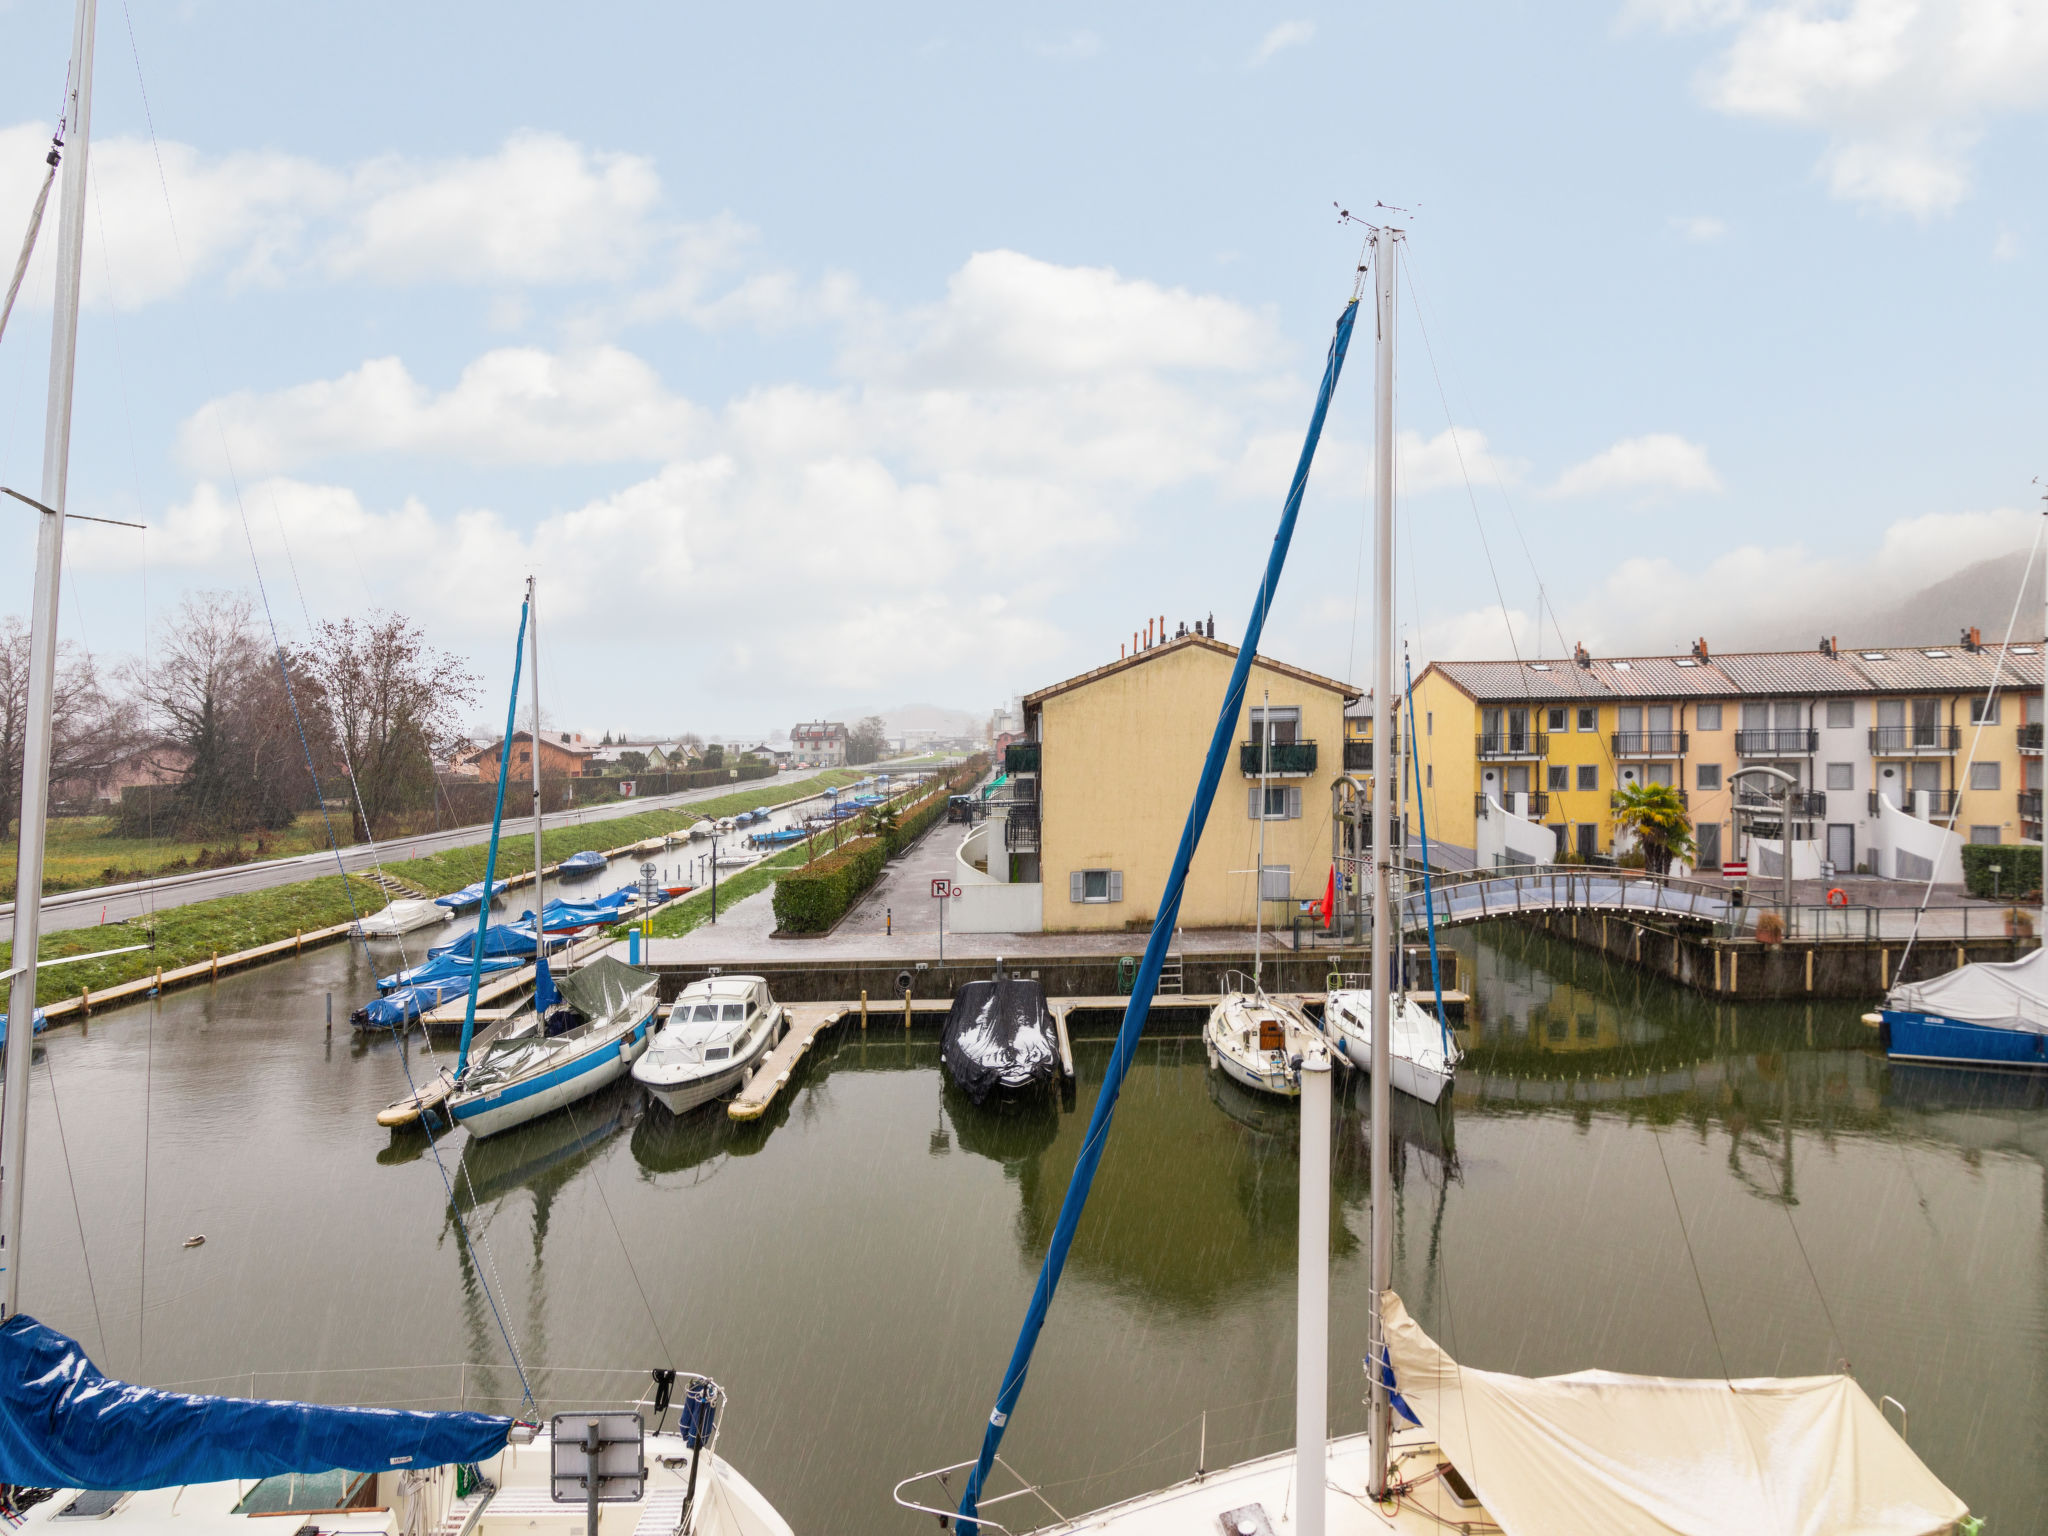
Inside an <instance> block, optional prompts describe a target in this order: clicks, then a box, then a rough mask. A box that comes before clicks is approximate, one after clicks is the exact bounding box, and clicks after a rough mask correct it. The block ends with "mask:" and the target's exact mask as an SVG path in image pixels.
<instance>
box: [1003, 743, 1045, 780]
mask: <svg viewBox="0 0 2048 1536" xmlns="http://www.w3.org/2000/svg"><path fill="white" fill-rule="evenodd" d="M1043 745H1044V743H1043V742H1037V741H1013V742H1011V743H1010V744H1009V745H1008V746H1007V747H1005V748H1003V772H1005V773H1036V772H1038V756H1039V751H1038V749H1039V748H1040V747H1041V746H1043Z"/></svg>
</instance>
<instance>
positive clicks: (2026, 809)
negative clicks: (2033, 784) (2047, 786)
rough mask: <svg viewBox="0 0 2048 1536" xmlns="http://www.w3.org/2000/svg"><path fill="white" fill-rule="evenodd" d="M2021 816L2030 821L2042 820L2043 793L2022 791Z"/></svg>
mask: <svg viewBox="0 0 2048 1536" xmlns="http://www.w3.org/2000/svg"><path fill="white" fill-rule="evenodd" d="M2020 814H2021V815H2022V816H2024V817H2026V818H2027V820H2029V821H2039V820H2040V819H2041V791H2040V790H2038V789H2023V790H2021V791H2020Z"/></svg>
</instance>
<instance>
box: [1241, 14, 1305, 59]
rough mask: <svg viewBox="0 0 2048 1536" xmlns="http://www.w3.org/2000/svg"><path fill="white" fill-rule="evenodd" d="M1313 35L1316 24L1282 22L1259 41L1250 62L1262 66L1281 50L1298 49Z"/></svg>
mask: <svg viewBox="0 0 2048 1536" xmlns="http://www.w3.org/2000/svg"><path fill="white" fill-rule="evenodd" d="M1315 35H1316V24H1315V23H1314V22H1312V21H1283V22H1281V23H1280V25H1279V26H1277V27H1275V28H1273V30H1272V31H1270V32H1268V33H1267V34H1266V35H1265V36H1264V37H1262V38H1260V39H1259V46H1258V47H1256V48H1254V49H1253V50H1252V57H1251V62H1252V63H1253V64H1254V65H1257V64H1263V63H1265V62H1266V60H1268V59H1270V58H1272V57H1273V55H1274V54H1276V53H1279V52H1280V51H1281V50H1283V49H1286V48H1295V47H1299V46H1300V45H1301V44H1303V43H1306V42H1308V41H1310V40H1311V39H1313V38H1314V37H1315Z"/></svg>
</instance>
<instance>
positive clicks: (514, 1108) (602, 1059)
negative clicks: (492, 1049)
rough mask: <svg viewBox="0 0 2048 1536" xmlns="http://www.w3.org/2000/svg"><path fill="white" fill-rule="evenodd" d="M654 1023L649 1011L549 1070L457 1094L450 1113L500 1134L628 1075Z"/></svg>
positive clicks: (479, 1130) (465, 1124)
mask: <svg viewBox="0 0 2048 1536" xmlns="http://www.w3.org/2000/svg"><path fill="white" fill-rule="evenodd" d="M653 1029H654V1015H653V1014H652V1013H649V1014H648V1015H647V1017H645V1018H644V1019H641V1020H640V1021H639V1022H638V1023H637V1024H635V1025H634V1026H633V1027H632V1028H631V1029H630V1030H628V1031H626V1032H625V1033H623V1034H621V1035H619V1036H616V1037H615V1038H613V1039H611V1040H608V1041H606V1042H605V1043H604V1044H602V1045H593V1046H592V1047H591V1048H590V1049H588V1050H584V1051H579V1052H578V1053H577V1054H576V1055H574V1056H572V1057H570V1058H569V1059H568V1060H567V1061H563V1062H560V1063H557V1064H556V1065H554V1066H551V1067H549V1068H548V1069H547V1070H546V1071H545V1072H541V1073H537V1074H535V1075H534V1076H532V1077H530V1078H522V1079H520V1080H518V1081H516V1082H511V1083H507V1084H506V1085H505V1086H504V1087H502V1088H499V1089H496V1090H495V1091H493V1092H490V1093H482V1094H477V1095H475V1096H474V1097H471V1098H464V1099H456V1100H453V1101H451V1103H450V1105H449V1113H450V1114H451V1115H452V1116H453V1117H454V1119H455V1123H456V1124H457V1125H459V1126H461V1127H462V1128H463V1129H464V1130H466V1131H468V1132H469V1133H470V1134H471V1135H472V1136H496V1135H498V1134H499V1133H500V1132H502V1131H509V1130H511V1129H512V1128H513V1127H514V1126H519V1125H524V1124H526V1122H527V1121H529V1120H538V1119H539V1118H540V1117H541V1116H542V1115H547V1114H552V1113H554V1111H556V1110H558V1109H560V1108H562V1107H563V1106H564V1105H567V1104H574V1103H575V1102H576V1101H577V1100H578V1099H586V1098H588V1097H590V1095H591V1094H593V1093H595V1092H597V1090H598V1089H600V1088H602V1087H604V1086H606V1085H607V1084H609V1083H615V1082H617V1081H618V1080H619V1079H620V1078H622V1077H624V1076H625V1075H626V1073H627V1072H629V1071H631V1070H632V1066H633V1063H634V1062H635V1061H637V1060H639V1059H640V1053H641V1052H642V1051H644V1050H646V1049H647V1037H648V1036H649V1034H650V1033H652V1031H653Z"/></svg>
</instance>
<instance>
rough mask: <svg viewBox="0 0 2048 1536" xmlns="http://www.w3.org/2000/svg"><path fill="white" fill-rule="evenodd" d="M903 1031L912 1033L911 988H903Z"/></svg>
mask: <svg viewBox="0 0 2048 1536" xmlns="http://www.w3.org/2000/svg"><path fill="white" fill-rule="evenodd" d="M903 1032H904V1033H905V1034H906V1035H907V1034H909V1033H910V988H908V987H905V988H904V989H903Z"/></svg>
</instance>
